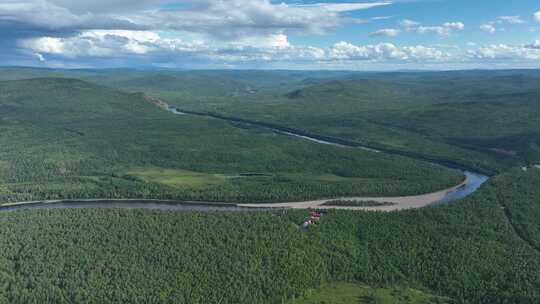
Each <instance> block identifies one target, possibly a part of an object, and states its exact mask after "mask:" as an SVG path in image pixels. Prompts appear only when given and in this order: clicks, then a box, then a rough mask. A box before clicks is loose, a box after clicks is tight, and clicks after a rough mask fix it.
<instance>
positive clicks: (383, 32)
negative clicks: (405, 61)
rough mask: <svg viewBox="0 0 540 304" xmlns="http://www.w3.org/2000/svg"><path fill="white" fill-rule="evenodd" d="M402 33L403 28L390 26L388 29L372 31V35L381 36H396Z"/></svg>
mask: <svg viewBox="0 0 540 304" xmlns="http://www.w3.org/2000/svg"><path fill="white" fill-rule="evenodd" d="M400 33H401V30H399V29H393V28H388V29H380V30H377V31H375V32H373V33H371V34H370V36H371V37H380V36H384V37H396V36H397V35H399V34H400Z"/></svg>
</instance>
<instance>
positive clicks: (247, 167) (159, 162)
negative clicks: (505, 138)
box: [0, 78, 463, 202]
mask: <svg viewBox="0 0 540 304" xmlns="http://www.w3.org/2000/svg"><path fill="white" fill-rule="evenodd" d="M0 116H1V120H0V132H1V134H2V136H1V137H0V202H14V201H30V200H42V199H70V198H156V199H176V200H197V201H217V202H223V201H226V202H276V201H291V200H292V201H298V200H306V199H314V198H332V197H341V196H348V195H371V196H373V195H377V196H378V195H408V194H419V193H427V192H431V191H436V190H440V189H445V188H449V187H452V186H454V185H457V184H459V183H460V182H461V180H462V179H463V176H462V174H461V173H459V172H455V171H451V170H448V169H445V168H443V167H439V166H434V165H432V164H428V163H425V162H421V161H417V160H414V159H411V158H406V157H399V156H392V155H388V154H378V153H372V152H367V151H363V150H360V149H341V148H338V147H332V146H322V145H318V144H315V143H310V142H306V141H304V140H302V139H297V138H292V137H288V136H283V135H278V134H276V133H274V132H271V131H267V130H261V129H257V128H249V127H248V128H246V127H245V126H238V125H234V124H230V123H227V122H223V121H218V120H214V119H201V118H198V117H190V116H177V115H174V114H172V113H169V112H166V111H164V110H162V109H159V108H158V107H155V106H154V105H153V104H151V103H150V102H149V101H148V100H147V99H146V98H144V96H143V95H142V94H139V93H125V92H121V91H118V90H116V89H111V88H107V87H104V86H101V85H96V84H91V83H88V82H85V81H81V80H76V79H63V78H38V79H30V80H16V81H5V82H0ZM243 173H259V175H257V176H241V175H242V174H243Z"/></svg>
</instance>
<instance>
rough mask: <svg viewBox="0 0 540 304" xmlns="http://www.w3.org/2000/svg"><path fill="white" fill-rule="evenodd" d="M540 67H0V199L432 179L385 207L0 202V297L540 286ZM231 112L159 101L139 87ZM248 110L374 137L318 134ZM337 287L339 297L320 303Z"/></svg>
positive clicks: (348, 303)
mask: <svg viewBox="0 0 540 304" xmlns="http://www.w3.org/2000/svg"><path fill="white" fill-rule="evenodd" d="M539 84H540V72H539V71H536V70H508V71H455V72H418V73H413V72H402V73H362V72H340V71H335V72H328V71H180V70H178V71H173V70H61V69H56V70H55V69H19V68H0V204H7V203H12V202H24V201H41V200H56V199H60V200H61V199H73V200H77V199H86V198H89V199H92V198H94V199H114V198H118V199H130V198H132V199H141V200H143V199H162V200H165V199H166V200H175V201H199V202H214V203H215V202H218V203H219V202H232V203H265V202H290V201H304V200H312V199H328V200H329V203H328V204H333V205H339V206H341V207H343V206H357V207H358V206H372V205H376V204H377V205H381V204H382V205H388V203H384V202H383V203H375V202H363V201H356V200H354V199H347V197H354V196H366V197H377V196H405V195H417V194H424V193H430V192H434V191H439V190H442V189H447V188H450V187H454V186H456V185H458V184H459V183H461V182H462V181H463V178H464V177H463V174H462V173H461V172H460V171H458V170H454V169H450V168H449V167H444V166H441V165H438V164H450V165H452V166H453V167H459V168H461V169H468V170H472V171H474V172H481V173H484V174H486V175H489V176H490V180H489V181H488V182H487V183H486V184H485V185H483V186H482V187H481V188H480V189H479V190H478V191H477V192H475V193H474V194H472V195H470V196H468V197H467V198H465V199H462V200H458V201H453V202H451V203H448V204H444V205H437V206H430V207H426V208H421V209H414V210H405V211H400V212H387V213H386V212H362V211H351V210H329V211H328V212H326V213H323V216H322V218H321V219H320V220H319V221H317V223H316V224H314V225H311V226H309V227H307V228H306V227H303V225H302V224H303V223H304V221H306V219H308V218H309V211H308V210H293V209H273V210H260V211H249V212H236V211H230V210H229V211H224V210H222V211H212V212H210V211H193V210H192V211H189V210H183V211H164V210H161V211H160V210H148V209H106V208H105V209H99V208H94V209H34V210H17V211H5V210H4V209H3V210H0V248H1V249H2V250H0V303H100V304H101V303H205V304H206V303H231V304H237V303H246V304H248V303H249V304H251V303H276V304H307V303H319V304H322V303H344V304H353V303H354V304H357V303H383V304H386V303H414V304H416V303H445V304H446V303H457V304H469V303H470V304H514V303H516V304H521V303H526V304H528V303H531V304H535V303H540V224H539V223H540V221H538V219H539V217H540V187H538V186H539V185H540V168H537V167H535V165H540V148H539V147H540V136H539V133H538V132H539V131H538V130H540V121H539V117H540V115H539V114H540V106H539V105H540V103H538V99H537V97H538V96H540V94H539V93H540V92H538V89H537V88H538V85H539ZM153 98H159V99H162V100H163V101H166V102H167V103H169V104H170V105H173V106H175V107H178V108H179V109H180V110H187V111H197V112H203V113H212V114H217V115H220V116H226V117H231V118H236V119H237V122H231V121H224V120H221V119H214V118H211V117H202V116H190V115H175V114H172V113H170V112H167V111H165V110H163V109H161V108H159V107H156V106H155V105H154V104H152V102H151V100H152V99H153ZM238 119H239V120H249V121H255V122H260V123H263V124H267V125H272V126H280V127H283V128H290V129H294V130H299V131H301V132H304V133H306V134H317V135H320V136H322V137H326V138H335V139H339V140H342V141H346V142H349V143H354V144H358V145H366V146H369V147H373V148H377V149H380V150H381V151H383V152H380V153H377V152H374V151H368V150H364V149H356V148H346V147H337V146H332V145H322V144H317V143H314V142H310V141H306V140H304V139H301V138H296V137H292V136H286V135H283V134H278V133H276V132H272V131H271V130H267V129H264V128H257V127H255V126H253V125H249V124H246V123H239V122H238ZM338 301H339V302H338Z"/></svg>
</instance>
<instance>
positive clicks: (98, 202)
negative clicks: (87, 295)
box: [0, 100, 489, 212]
mask: <svg viewBox="0 0 540 304" xmlns="http://www.w3.org/2000/svg"><path fill="white" fill-rule="evenodd" d="M152 102H154V103H156V104H157V105H158V106H160V107H162V108H164V109H166V110H167V111H169V112H171V113H174V114H175V115H190V116H199V117H208V118H214V119H220V120H224V121H228V122H231V123H237V124H242V125H248V126H251V127H257V128H261V129H267V130H271V131H273V132H275V133H278V134H282V135H285V136H293V137H297V138H301V139H304V140H308V141H312V142H315V143H318V144H324V145H332V146H336V147H341V148H356V149H362V150H366V151H370V152H373V153H390V154H398V155H405V156H411V157H414V155H410V154H404V153H403V152H400V151H392V150H380V149H377V148H374V147H368V146H364V145H359V144H357V143H354V142H350V141H347V140H343V139H339V138H332V137H328V136H322V135H314V134H308V133H306V132H303V131H298V130H294V129H290V128H286V127H281V126H277V125H274V124H268V123H261V122H255V121H250V120H246V119H241V118H235V117H227V116H223V115H219V114H212V113H202V112H193V111H181V110H179V109H177V108H175V107H171V106H169V105H167V104H166V103H164V102H163V101H161V100H152ZM416 158H421V159H423V160H426V161H431V162H432V163H435V164H438V165H441V166H445V167H447V168H450V169H454V170H460V171H461V172H462V173H463V174H464V176H465V177H466V179H465V180H464V182H463V183H461V184H460V185H457V186H455V187H452V188H449V189H445V190H441V191H438V192H434V193H427V194H423V195H416V196H401V197H346V198H336V199H340V200H355V201H375V202H385V203H392V204H391V205H388V204H387V205H381V206H371V207H350V206H348V207H345V206H329V205H327V203H328V202H329V201H331V200H330V199H321V200H313V201H304V202H286V203H271V204H225V203H223V204H220V203H206V202H179V201H164V200H144V199H138V200H137V199H134V200H133V199H119V200H111V199H90V200H59V201H39V202H21V203H14V204H7V205H2V206H0V210H4V211H10V210H21V209H80V208H128V209H154V210H175V211H205V212H220V211H235V212H248V211H254V210H265V209H272V208H302V209H304V208H319V209H348V210H372V211H396V210H404V209H414V208H422V207H426V206H433V205H439V204H445V203H449V202H452V201H455V200H459V199H462V198H465V197H467V196H469V195H470V194H472V193H474V192H476V191H477V190H478V189H479V188H480V186H482V185H483V184H484V183H485V182H486V181H487V180H488V179H489V177H488V176H486V175H484V174H481V173H477V172H472V171H470V170H465V169H463V168H459V165H457V164H452V163H448V162H445V163H442V162H440V161H436V160H429V159H424V158H422V157H416Z"/></svg>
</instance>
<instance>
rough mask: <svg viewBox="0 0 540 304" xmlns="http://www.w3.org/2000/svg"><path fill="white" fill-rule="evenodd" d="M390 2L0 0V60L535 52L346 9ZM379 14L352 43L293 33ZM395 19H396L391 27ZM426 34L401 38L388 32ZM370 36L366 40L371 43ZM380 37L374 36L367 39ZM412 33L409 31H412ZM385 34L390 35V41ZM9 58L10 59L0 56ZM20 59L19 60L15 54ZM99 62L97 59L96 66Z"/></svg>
mask: <svg viewBox="0 0 540 304" xmlns="http://www.w3.org/2000/svg"><path fill="white" fill-rule="evenodd" d="M392 5H393V4H392V3H391V2H390V1H384V0H380V1H376V0H375V1H365V2H355V1H353V0H351V1H350V2H345V3H334V2H332V3H324V2H321V3H309V4H306V3H300V4H299V3H298V1H296V2H293V3H284V2H274V1H270V0H185V1H181V2H174V1H173V2H171V1H164V0H140V1H131V0H94V1H75V0H3V1H2V2H1V3H0V32H1V33H3V34H2V39H0V47H1V48H2V50H3V51H4V54H5V56H4V57H5V58H7V59H4V62H3V63H4V64H5V62H8V63H11V62H23V63H28V62H30V63H31V64H40V65H49V66H52V65H59V64H71V65H73V66H77V65H85V66H96V65H101V64H102V63H105V64H106V65H113V66H114V65H128V66H132V65H155V66H165V65H166V66H171V67H174V66H192V67H196V66H197V65H201V66H205V65H206V66H208V65H219V64H224V65H227V66H236V67H242V66H243V65H244V64H246V63H249V64H250V65H244V66H249V67H259V66H260V67H267V66H275V65H276V64H281V66H286V67H287V66H295V65H298V64H302V65H303V66H311V67H313V68H319V67H323V68H324V67H334V66H338V67H348V66H351V63H359V64H364V63H374V64H375V63H376V64H388V65H398V64H411V65H414V66H422V65H423V64H428V63H429V64H434V65H439V66H449V65H451V64H467V63H479V62H490V63H492V62H503V61H506V62H514V61H515V62H517V61H521V62H524V61H535V60H540V54H539V53H540V42H539V41H535V42H531V43H528V44H523V45H509V44H504V43H499V44H490V45H483V46H482V45H477V44H475V43H474V44H473V43H469V44H465V45H449V44H445V43H441V42H440V41H441V40H448V39H453V38H455V37H460V36H462V35H464V34H463V33H465V32H467V30H468V29H469V28H470V27H468V26H467V25H466V24H465V23H464V22H462V21H459V20H445V21H442V22H440V23H435V24H433V23H432V24H429V23H427V24H426V23H423V22H418V21H415V20H413V19H401V20H396V19H394V18H393V17H392V16H387V15H383V16H380V15H379V16H375V17H370V18H363V19H360V18H358V17H354V16H356V15H355V14H351V13H352V12H357V11H363V10H372V9H381V8H384V7H388V6H392ZM533 21H538V22H540V12H537V13H534V14H533V13H531V14H530V15H529V17H528V18H524V17H522V16H519V15H510V14H509V15H505V16H499V17H493V18H491V20H489V19H488V20H486V21H484V23H483V24H481V25H478V24H477V25H476V30H477V31H478V26H480V29H481V30H482V31H484V32H486V33H490V34H497V33H499V32H501V31H504V29H505V27H511V26H523V25H525V24H527V23H528V22H533ZM370 22H371V23H374V24H375V23H378V22H385V23H386V25H387V26H386V27H381V28H379V29H375V30H373V31H371V32H368V33H366V34H365V36H364V37H358V39H355V43H352V42H348V41H340V40H343V39H339V40H335V41H332V42H331V43H327V44H326V45H316V46H311V45H302V44H299V43H298V42H296V43H292V42H291V41H297V39H291V37H293V36H294V37H304V36H312V35H321V36H320V37H324V35H325V34H328V33H331V32H333V31H334V30H335V29H337V28H340V27H343V26H346V25H348V26H351V27H350V28H355V27H356V28H358V27H361V26H364V25H365V23H370ZM392 24H393V25H392ZM402 36H407V37H412V36H414V37H425V38H422V39H424V40H428V41H430V40H431V41H435V40H436V41H437V44H434V43H426V44H418V43H414V44H412V45H406V44H405V45H399V44H398V43H395V42H393V40H394V39H400V38H402ZM368 37H371V38H372V40H371V42H367V41H368ZM377 40H379V41H380V40H383V41H384V43H383V41H381V42H380V43H374V42H373V41H377ZM413 40H414V39H413ZM390 42H391V43H390ZM6 60H12V61H6ZM21 60H22V61H21ZM97 62H99V64H96V63H97Z"/></svg>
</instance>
